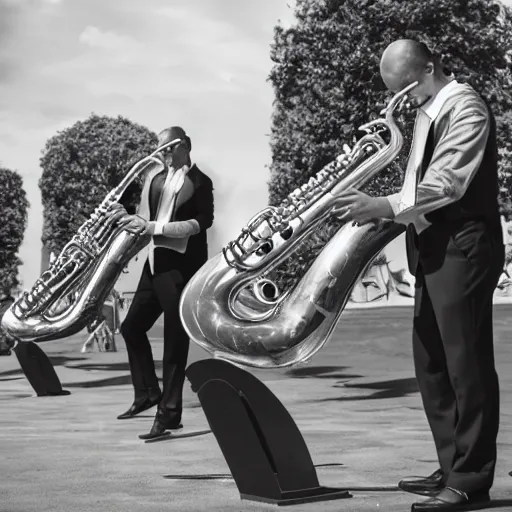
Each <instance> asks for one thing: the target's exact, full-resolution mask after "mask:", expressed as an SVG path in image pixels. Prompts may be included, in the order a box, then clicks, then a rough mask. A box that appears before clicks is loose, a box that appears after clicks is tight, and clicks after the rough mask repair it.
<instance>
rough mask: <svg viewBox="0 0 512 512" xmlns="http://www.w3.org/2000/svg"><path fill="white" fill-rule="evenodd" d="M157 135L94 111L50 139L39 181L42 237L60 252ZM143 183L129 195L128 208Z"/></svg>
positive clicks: (132, 205) (43, 157)
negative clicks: (42, 208)
mask: <svg viewBox="0 0 512 512" xmlns="http://www.w3.org/2000/svg"><path fill="white" fill-rule="evenodd" d="M156 144H157V137H156V135H155V134H154V133H153V132H151V131H150V130H148V129H147V128H145V127H143V126H141V125H139V124H136V123H133V122H132V121H130V120H129V119H126V118H124V117H121V116H118V117H116V118H112V117H107V116H98V115H95V114H92V115H91V116H90V117H89V118H88V119H86V120H85V121H79V122H77V123H75V124H74V125H73V126H71V127H70V128H68V129H66V130H64V131H62V132H59V133H58V134H57V135H55V136H54V137H52V138H51V139H49V140H48V142H47V143H46V146H45V150H44V152H43V156H42V157H41V160H40V162H41V167H42V169H43V173H42V176H41V179H40V181H39V187H40V189H41V195H42V200H43V207H44V227H43V237H42V239H43V243H44V244H45V246H46V247H47V248H48V250H49V251H52V252H58V251H60V250H61V249H62V247H63V246H64V245H65V244H66V243H67V242H68V241H69V240H70V239H71V238H72V237H73V235H74V234H75V233H76V231H77V229H78V228H79V227H80V226H81V224H82V223H83V222H84V221H85V220H87V218H88V217H89V216H90V215H91V213H92V212H93V211H94V209H95V208H96V207H97V206H98V205H99V204H100V203H101V201H102V200H103V199H104V197H105V196H106V195H107V193H108V192H110V190H112V189H113V188H114V187H115V186H116V185H117V184H118V183H119V182H120V181H121V179H122V178H123V177H124V176H125V174H126V173H127V171H128V170H129V169H130V167H131V166H132V165H133V164H134V163H136V162H137V161H138V160H140V159H141V158H143V157H144V156H146V155H148V154H149V153H150V152H151V151H153V150H154V149H155V147H156ZM140 189H141V188H140V183H139V182H134V184H133V186H132V187H130V190H129V191H127V193H126V194H125V196H124V200H123V203H124V204H125V206H126V207H127V209H128V210H129V211H133V209H134V205H135V204H136V203H137V201H138V197H139V195H140Z"/></svg>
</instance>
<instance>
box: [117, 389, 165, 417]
mask: <svg viewBox="0 0 512 512" xmlns="http://www.w3.org/2000/svg"><path fill="white" fill-rule="evenodd" d="M160 400H161V395H158V396H156V397H153V398H152V397H147V398H143V399H142V400H135V402H133V404H132V405H131V407H130V408H129V409H128V410H127V411H126V412H123V414H120V415H119V416H118V417H117V419H118V420H127V419H129V418H133V417H134V416H136V415H137V414H140V413H141V412H144V411H147V410H148V409H151V407H154V406H155V405H158V404H159V403H160Z"/></svg>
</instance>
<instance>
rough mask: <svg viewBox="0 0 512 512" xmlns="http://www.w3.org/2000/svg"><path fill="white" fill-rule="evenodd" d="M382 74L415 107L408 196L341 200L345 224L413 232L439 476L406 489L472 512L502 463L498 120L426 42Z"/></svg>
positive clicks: (418, 353)
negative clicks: (496, 314)
mask: <svg viewBox="0 0 512 512" xmlns="http://www.w3.org/2000/svg"><path fill="white" fill-rule="evenodd" d="M381 75H382V78H383V80H384V83H385V84H386V86H387V87H388V89H389V90H391V91H393V92H396V91H399V90H401V89H402V88H403V87H405V86H407V85H409V84H411V83H413V82H418V84H417V86H416V87H415V88H414V89H413V90H412V91H411V96H412V97H413V103H414V105H415V106H416V107H417V108H418V110H417V117H416V123H415V130H414V137H413V145H412V148H411V153H410V156H409V161H408V166H407V169H406V173H405V179H404V184H403V188H402V190H401V191H400V192H399V193H397V194H393V195H391V196H387V197H370V196H368V195H366V194H363V193H362V192H359V191H354V190H351V191H347V193H346V194H345V195H344V206H345V211H344V213H342V215H341V217H342V218H343V219H344V220H355V221H358V222H366V221H369V220H371V219H379V218H381V219H394V221H395V222H399V223H402V224H405V225H406V226H407V232H406V244H407V256H408V263H409V270H410V272H411V273H412V274H413V275H415V277H416V288H415V309H414V320H413V355H414V364H415V371H416V377H417V381H418V385H419V388H420V393H421V397H422V400H423V405H424V408H425V413H426V416H427V419H428V422H429V425H430V428H431V431H432V434H433V438H434V442H435V447H436V450H437V455H438V459H439V465H440V468H439V469H438V470H437V471H435V472H434V473H433V474H432V475H430V476H429V477H424V478H419V477H411V478H407V479H404V480H402V481H401V482H400V483H399V486H400V487H401V488H402V489H403V490H405V491H408V492H412V493H416V494H421V495H425V496H430V499H428V500H426V501H423V502H419V503H415V504H414V505H413V508H412V510H413V511H421V510H464V509H465V507H468V506H469V507H471V506H473V505H474V504H475V503H484V502H486V501H488V500H489V490H490V488H491V486H492V484H493V479H494V470H495V464H496V437H497V434H498V427H499V384H498V377H497V374H496V370H495V363H494V348H493V325H492V323H493V316H492V307H493V306H492V298H493V293H494V290H495V288H496V286H497V283H498V279H499V276H500V274H501V271H502V268H503V263H504V245H503V238H502V230H501V224H500V216H499V209H498V172H497V149H496V133H495V121H494V118H493V115H492V113H491V112H490V110H489V108H488V107H487V105H486V104H485V103H484V101H483V100H482V99H481V97H480V96H479V95H478V94H477V93H476V92H475V91H474V90H473V89H472V88H471V87H470V86H469V85H466V84H462V83H458V82H457V81H456V80H455V79H454V77H452V76H447V75H446V74H445V73H444V72H443V69H442V67H441V65H440V62H439V60H438V59H437V58H436V57H435V56H434V55H432V53H431V52H430V51H429V49H428V48H427V47H426V46H425V45H423V44H421V43H418V42H415V41H411V40H399V41H396V42H394V43H392V44H391V45H390V46H389V47H388V48H387V49H386V50H385V52H384V54H383V55H382V59H381Z"/></svg>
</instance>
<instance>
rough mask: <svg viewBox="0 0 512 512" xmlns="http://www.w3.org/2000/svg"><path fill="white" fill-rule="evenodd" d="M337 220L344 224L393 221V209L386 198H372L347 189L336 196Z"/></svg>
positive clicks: (358, 191)
mask: <svg viewBox="0 0 512 512" xmlns="http://www.w3.org/2000/svg"><path fill="white" fill-rule="evenodd" d="M337 202H338V205H339V207H338V208H337V210H336V214H337V216H338V218H339V219H340V220H342V221H344V222H350V221H356V222H358V223H360V224H364V223H366V222H369V221H371V220H375V219H393V217H394V214H393V209H392V208H391V204H390V203H389V201H388V200H387V198H386V197H372V196H369V195H368V194H365V193H364V192H361V191H360V190H356V189H349V190H346V191H345V192H343V193H342V194H341V195H339V196H338V198H337Z"/></svg>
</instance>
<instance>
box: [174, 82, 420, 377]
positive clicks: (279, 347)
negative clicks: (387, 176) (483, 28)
mask: <svg viewBox="0 0 512 512" xmlns="http://www.w3.org/2000/svg"><path fill="white" fill-rule="evenodd" d="M415 86H416V82H415V83H413V84H411V85H409V86H408V87H406V88H405V89H403V90H402V91H400V92H399V93H397V94H396V95H395V96H394V97H393V99H392V100H391V101H390V102H389V104H388V106H387V108H386V109H384V110H383V112H382V113H383V114H385V115H384V118H381V119H377V120H374V121H371V122H369V123H367V124H365V125H363V126H361V127H360V130H362V131H365V132H366V135H364V136H363V137H362V138H361V139H360V140H359V141H358V142H357V143H356V144H355V146H354V147H353V149H352V150H351V151H350V153H349V154H348V155H344V156H343V157H342V158H339V159H337V160H335V161H334V162H332V163H330V164H329V165H327V166H326V167H325V168H324V169H322V170H321V171H320V172H319V173H318V174H317V175H316V176H314V177H312V178H311V179H310V180H309V181H308V182H307V183H306V184H305V185H303V186H302V187H300V188H298V189H296V190H294V191H293V192H292V193H291V194H290V195H289V196H288V198H287V199H286V200H285V201H284V204H283V205H281V206H280V207H277V208H276V207H268V208H266V209H264V210H262V211H261V212H260V213H258V214H257V215H256V216H255V217H253V219H251V220H250V221H249V223H248V224H247V226H246V227H244V228H243V229H242V232H241V234H240V235H239V236H238V238H236V239H235V240H234V241H232V242H230V243H229V244H228V245H227V246H226V247H225V248H224V249H223V250H222V252H221V253H220V254H218V255H217V256H216V257H214V258H212V259H210V260H209V261H208V262H207V263H206V264H205V265H204V266H203V267H202V268H201V269H200V270H199V271H198V272H197V273H196V274H195V275H194V277H193V278H192V279H191V280H190V281H189V283H188V284H187V286H186V287H185V289H184V291H183V294H182V297H181V301H180V315H181V320H182V322H183V325H184V327H185V329H186V331H187V333H188V335H189V336H190V338H191V339H192V340H193V341H194V342H195V343H197V344H198V345H199V346H200V347H202V348H203V349H205V350H207V351H208V352H210V353H211V354H212V355H213V356H214V357H215V358H218V359H224V360H226V361H229V362H231V363H233V364H236V365H240V366H246V367H254V368H281V367H287V366H293V365H296V364H299V363H303V362H305V361H307V360H308V359H309V358H311V357H312V356H313V355H314V354H315V353H316V352H317V351H318V350H320V349H321V348H322V347H323V346H324V344H325V343H326V342H327V340H328V338H329V336H330V335H331V333H332V331H333V329H334V327H335V326H336V324H337V321H338V319H339V317H340V315H341V313H342V311H343V309H344V307H345V305H346V303H347V301H348V299H349V298H350V294H351V291H352V289H353V287H354V285H355V283H356V281H357V279H358V278H359V277H360V276H361V275H363V273H364V272H365V271H366V269H367V268H368V267H369V265H370V264H371V262H372V260H373V259H374V258H375V256H377V255H378V253H379V252H380V251H381V250H382V249H383V248H384V247H385V246H386V245H387V244H388V243H389V242H390V241H391V240H393V239H394V238H396V237H397V236H398V235H399V234H400V233H402V232H403V230H404V227H403V226H400V225H398V224H396V223H394V222H391V221H378V222H369V223H366V224H364V225H358V224H357V223H355V222H349V223H346V224H344V225H343V226H342V227H341V228H340V229H339V230H338V231H337V232H336V233H335V235H334V236H333V237H332V238H331V239H330V240H329V242H328V243H327V244H326V245H325V247H324V248H323V249H322V250H321V252H320V253H319V255H318V256H317V257H316V259H315V260H314V262H313V264H312V265H311V267H310V268H309V269H308V270H307V272H306V273H305V275H304V276H303V277H302V279H300V280H299V281H298V282H297V283H296V284H294V285H293V286H292V287H290V288H289V289H282V290H281V289H279V286H278V285H277V284H276V280H275V279H274V280H273V279H272V278H271V277H269V275H270V274H272V273H273V272H275V270H276V269H277V268H278V267H279V266H280V265H283V263H284V264H286V259H287V258H290V257H293V254H294V252H295V251H296V250H297V248H298V247H299V246H300V244H302V243H304V242H305V241H306V240H307V238H308V237H310V236H311V234H312V233H314V232H315V230H318V229H319V228H320V226H322V224H324V223H325V222H326V221H327V219H328V218H329V217H330V216H332V215H335V214H336V212H337V211H339V208H340V204H339V201H338V196H339V195H340V193H341V192H343V191H344V190H347V189H348V188H359V187H361V186H362V185H363V184H364V183H366V182H368V181H369V180H370V179H371V178H373V177H374V176H375V175H376V174H377V173H378V172H379V171H381V170H383V169H385V168H386V167H388V166H389V165H390V164H392V163H393V161H394V160H395V159H396V157H397V156H398V154H399V152H400V150H401V148H402V145H403V137H402V135H401V133H400V130H399V129H398V127H397V125H396V123H395V121H394V117H393V114H394V111H395V110H396V109H397V108H401V107H402V105H403V104H404V103H405V101H406V99H407V93H408V92H409V91H410V90H411V89H412V88H413V87H415ZM382 113H381V114H382ZM384 132H386V133H387V136H388V138H389V141H388V143H386V142H385V141H384V139H383V137H382V136H381V134H383V133H384Z"/></svg>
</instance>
